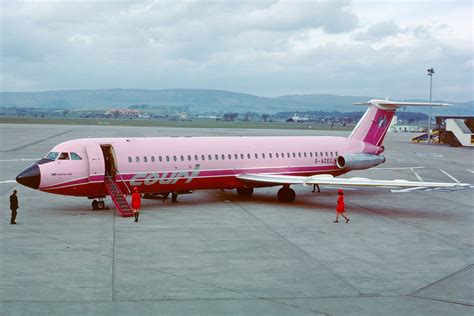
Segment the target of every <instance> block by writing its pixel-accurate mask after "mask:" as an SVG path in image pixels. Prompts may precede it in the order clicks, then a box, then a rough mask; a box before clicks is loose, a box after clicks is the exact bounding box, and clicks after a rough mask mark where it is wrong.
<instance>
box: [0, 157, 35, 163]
mask: <svg viewBox="0 0 474 316" xmlns="http://www.w3.org/2000/svg"><path fill="white" fill-rule="evenodd" d="M38 160H39V159H38V158H36V159H29V158H28V159H23V158H20V159H0V162H8V161H38Z"/></svg>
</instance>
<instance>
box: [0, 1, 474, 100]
mask: <svg viewBox="0 0 474 316" xmlns="http://www.w3.org/2000/svg"><path fill="white" fill-rule="evenodd" d="M0 1H1V6H2V8H1V10H0V12H1V13H0V14H1V42H0V45H1V74H0V84H1V91H42V90H62V89H102V88H143V89H166V88H207V89H222V90H230V91H237V92H245V93H252V94H256V95H260V96H278V95H284V94H310V93H331V94H339V95H364V96H377V97H386V96H390V97H391V98H428V96H429V80H428V77H427V76H426V69H427V68H428V67H434V68H435V71H436V73H435V74H434V77H433V98H434V99H445V100H452V101H467V100H473V99H474V97H473V89H474V82H473V81H474V80H473V70H474V69H473V68H474V56H473V55H474V53H473V4H472V1H469V0H467V1H463V0H458V1H442V2H441V1H439V2H438V1H418V2H415V1H400V0H397V1H305V2H301V1H289V0H288V1H276V0H275V1H263V0H262V1H239V0H234V1H124V0H115V1H13V0H0Z"/></svg>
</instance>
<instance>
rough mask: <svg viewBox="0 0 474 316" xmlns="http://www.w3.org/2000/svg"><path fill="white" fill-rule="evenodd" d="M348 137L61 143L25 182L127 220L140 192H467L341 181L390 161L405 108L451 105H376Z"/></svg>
mask: <svg viewBox="0 0 474 316" xmlns="http://www.w3.org/2000/svg"><path fill="white" fill-rule="evenodd" d="M358 104H364V105H369V108H368V109H367V111H366V112H365V114H364V116H363V117H362V119H361V120H360V121H359V122H358V124H357V126H356V127H355V128H354V130H353V131H352V133H351V134H350V136H349V137H332V136H313V137H303V136H301V137H153V138H151V137H143V138H83V139H76V140H71V141H67V142H64V143H61V144H58V145H56V146H55V147H54V148H53V149H52V150H51V151H50V152H49V153H48V154H47V155H46V156H45V157H44V158H42V159H41V160H39V161H38V162H37V163H35V164H33V165H32V166H30V167H28V168H27V169H25V170H24V171H22V172H21V173H20V174H19V175H18V176H17V178H16V181H17V182H18V183H20V184H23V185H25V186H28V187H30V188H33V189H38V190H40V191H44V192H48V193H55V194H62V195H70V196H83V197H87V198H89V199H94V201H93V202H92V207H93V208H94V209H103V208H105V204H104V201H103V199H104V198H105V197H106V196H107V195H109V196H111V198H112V201H113V203H114V204H115V207H116V208H117V209H118V210H119V211H120V212H121V213H122V215H124V216H129V215H130V212H129V209H130V207H129V204H128V202H127V200H126V195H127V194H130V192H131V190H132V188H133V187H137V188H138V190H139V192H140V193H142V194H144V195H148V196H150V195H166V196H167V195H168V194H169V193H170V192H172V193H174V194H178V193H186V192H189V191H191V190H205V189H237V193H238V194H239V195H241V196H251V195H252V193H253V190H254V188H258V187H270V186H281V188H280V189H279V190H278V199H279V200H280V201H282V202H292V201H294V200H295V191H294V190H293V189H291V188H290V186H291V185H296V184H303V185H305V186H310V185H311V186H312V185H315V184H316V185H335V186H388V187H411V188H446V187H451V188H454V187H466V186H469V184H465V183H435V182H416V181H406V180H374V179H367V178H336V177H337V176H340V175H342V174H345V173H347V172H349V171H351V170H362V169H369V168H372V167H375V166H377V165H379V164H381V163H384V162H385V157H384V156H382V155H381V153H382V152H383V151H384V147H383V146H382V142H383V139H384V137H385V134H386V132H387V130H388V127H389V125H390V121H391V119H392V117H393V115H394V113H395V110H396V109H397V108H399V107H401V106H446V105H447V104H444V103H413V102H396V101H389V100H370V101H369V102H367V103H358Z"/></svg>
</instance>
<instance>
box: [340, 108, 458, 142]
mask: <svg viewBox="0 0 474 316" xmlns="http://www.w3.org/2000/svg"><path fill="white" fill-rule="evenodd" d="M354 104H355V105H369V108H368V109H367V111H365V114H364V116H362V118H361V119H360V121H359V122H358V123H357V125H356V127H355V128H354V130H353V131H352V133H351V134H350V135H349V138H350V139H357V140H362V141H364V142H365V143H368V144H372V145H375V146H381V145H382V142H383V140H384V138H385V134H386V133H387V130H388V127H389V126H390V122H391V121H392V118H393V115H394V114H395V110H396V109H397V108H399V107H402V106H450V104H447V103H421V102H397V101H389V100H388V99H387V100H370V101H368V102H363V103H354Z"/></svg>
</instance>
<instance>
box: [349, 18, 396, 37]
mask: <svg viewBox="0 0 474 316" xmlns="http://www.w3.org/2000/svg"><path fill="white" fill-rule="evenodd" d="M401 32H403V30H402V29H401V28H400V27H399V26H398V25H397V24H395V22H393V21H386V22H378V23H375V24H372V25H371V26H369V28H368V29H367V30H366V31H364V32H358V33H355V35H354V39H355V40H356V41H380V40H382V39H384V38H386V37H388V36H395V35H397V34H398V33H401Z"/></svg>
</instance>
